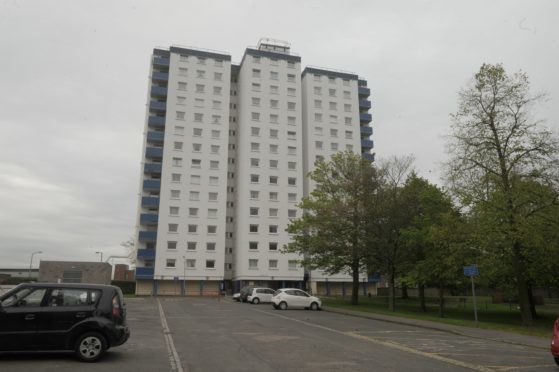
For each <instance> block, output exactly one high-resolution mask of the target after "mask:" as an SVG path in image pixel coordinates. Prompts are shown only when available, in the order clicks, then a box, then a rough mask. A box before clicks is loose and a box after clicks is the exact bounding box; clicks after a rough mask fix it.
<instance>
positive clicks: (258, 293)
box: [247, 287, 274, 304]
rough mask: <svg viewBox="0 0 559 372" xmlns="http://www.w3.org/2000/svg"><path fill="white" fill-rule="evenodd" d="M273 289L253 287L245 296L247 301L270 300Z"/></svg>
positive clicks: (255, 302) (254, 302) (256, 302)
mask: <svg viewBox="0 0 559 372" xmlns="http://www.w3.org/2000/svg"><path fill="white" fill-rule="evenodd" d="M273 295H274V290H273V289H271V288H258V287H254V288H253V289H252V291H251V292H249V294H248V296H247V302H250V303H253V304H258V303H260V302H272V296H273Z"/></svg>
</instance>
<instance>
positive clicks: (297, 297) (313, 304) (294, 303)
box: [272, 288, 322, 310]
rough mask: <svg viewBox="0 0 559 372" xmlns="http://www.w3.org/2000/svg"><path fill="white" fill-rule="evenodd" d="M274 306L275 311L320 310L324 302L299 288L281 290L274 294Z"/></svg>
mask: <svg viewBox="0 0 559 372" xmlns="http://www.w3.org/2000/svg"><path fill="white" fill-rule="evenodd" d="M272 305H273V307H274V309H280V310H287V309H288V308H302V309H311V310H320V309H321V308H322V301H321V300H320V299H319V298H318V297H315V296H311V295H310V294H308V293H307V292H305V291H302V290H300V289H297V288H281V289H278V290H277V291H275V292H274V295H273V297H272Z"/></svg>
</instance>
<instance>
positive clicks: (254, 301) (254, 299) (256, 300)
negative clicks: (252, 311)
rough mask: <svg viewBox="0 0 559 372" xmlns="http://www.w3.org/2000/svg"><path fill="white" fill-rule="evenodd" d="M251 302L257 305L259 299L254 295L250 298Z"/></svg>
mask: <svg viewBox="0 0 559 372" xmlns="http://www.w3.org/2000/svg"><path fill="white" fill-rule="evenodd" d="M252 303H253V304H255V305H258V304H259V303H260V300H259V299H258V297H255V298H253V299H252Z"/></svg>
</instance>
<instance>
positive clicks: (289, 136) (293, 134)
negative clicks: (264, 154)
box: [287, 132, 297, 140]
mask: <svg viewBox="0 0 559 372" xmlns="http://www.w3.org/2000/svg"><path fill="white" fill-rule="evenodd" d="M287 139H289V140H296V139H297V133H296V132H287Z"/></svg>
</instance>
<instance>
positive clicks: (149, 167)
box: [144, 163, 162, 174]
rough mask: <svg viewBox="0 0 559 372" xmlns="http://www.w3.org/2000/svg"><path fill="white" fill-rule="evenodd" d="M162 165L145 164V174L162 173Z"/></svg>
mask: <svg viewBox="0 0 559 372" xmlns="http://www.w3.org/2000/svg"><path fill="white" fill-rule="evenodd" d="M161 168H162V165H161V163H145V164H144V173H150V174H151V173H161Z"/></svg>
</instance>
